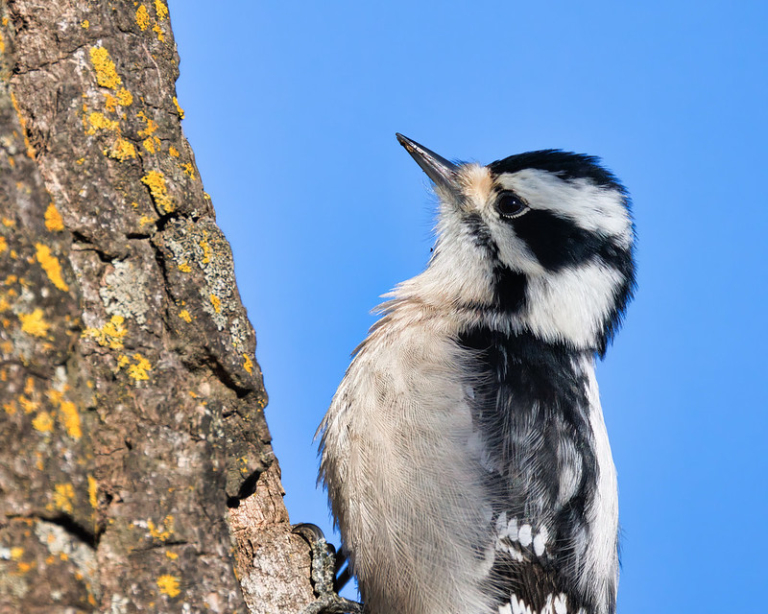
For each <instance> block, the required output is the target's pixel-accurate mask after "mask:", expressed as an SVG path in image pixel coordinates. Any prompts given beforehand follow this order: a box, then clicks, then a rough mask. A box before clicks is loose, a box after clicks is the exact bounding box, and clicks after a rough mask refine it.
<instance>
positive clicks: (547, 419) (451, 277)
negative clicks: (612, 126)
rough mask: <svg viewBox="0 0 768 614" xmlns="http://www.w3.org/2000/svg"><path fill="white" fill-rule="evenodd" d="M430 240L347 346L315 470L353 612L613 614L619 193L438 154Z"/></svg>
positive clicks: (628, 268)
mask: <svg viewBox="0 0 768 614" xmlns="http://www.w3.org/2000/svg"><path fill="white" fill-rule="evenodd" d="M397 138H398V140H399V142H400V144H402V145H403V146H404V147H405V149H406V150H407V151H408V153H410V154H411V156H412V157H413V158H414V159H415V160H416V162H417V163H418V164H419V166H420V167H421V168H422V169H423V170H424V171H425V172H426V174H427V175H428V176H429V178H430V179H431V180H432V182H433V183H434V191H435V192H436V194H437V196H438V198H439V212H438V219H437V226H436V243H435V247H434V250H433V252H432V255H431V258H430V260H429V263H428V266H427V268H426V270H424V272H422V273H421V274H419V275H417V276H416V277H414V278H412V279H409V280H407V281H405V282H403V283H401V284H399V285H398V286H397V287H396V288H395V289H394V290H393V291H392V292H391V293H390V294H387V295H385V298H387V299H388V300H386V302H384V303H383V304H382V305H380V306H379V308H378V310H379V312H380V314H381V317H380V319H379V320H378V321H377V322H376V323H375V324H374V325H373V327H372V328H371V330H370V332H369V334H368V336H367V338H366V339H365V340H364V341H363V342H362V343H361V344H360V345H359V346H358V347H357V349H356V350H355V352H354V354H353V359H352V362H351V364H350V366H349V368H348V370H347V372H346V375H345V376H344V378H343V380H342V382H341V385H340V386H339V388H338V391H337V392H336V394H335V396H334V398H333V401H332V403H331V406H330V409H329V410H328V412H327V414H326V416H325V418H324V419H323V421H322V423H321V425H320V428H319V430H318V432H319V433H321V443H320V453H321V463H320V479H321V480H322V481H323V482H324V484H325V486H326V487H327V490H328V494H329V498H330V502H331V508H332V511H333V514H334V516H335V519H336V522H337V524H338V527H339V529H340V531H341V536H342V542H343V548H344V550H345V551H346V552H347V553H348V554H349V557H350V565H351V566H352V570H353V572H354V574H355V575H356V577H357V580H358V587H359V590H360V594H361V597H362V601H363V603H364V606H365V612H366V613H368V614H523V613H525V614H613V613H614V612H615V609H616V590H617V582H618V497H617V488H616V470H615V467H614V464H613V459H612V456H611V450H610V446H609V442H608V436H607V433H606V428H605V423H604V420H603V413H602V409H601V406H600V399H599V394H598V388H597V382H596V379H595V361H596V359H597V358H603V357H604V355H605V351H606V348H607V346H608V344H609V342H610V341H611V339H612V337H613V336H614V334H615V333H616V331H617V330H618V328H619V326H620V324H621V321H622V318H623V316H624V313H625V310H626V307H627V304H628V302H629V301H630V299H631V297H632V294H633V290H634V287H635V264H634V248H633V245H634V238H635V231H634V224H633V221H632V216H631V212H630V206H629V196H628V193H627V191H626V190H625V188H624V187H623V186H622V184H621V183H620V182H619V180H618V179H617V178H616V177H615V176H614V175H613V174H612V173H611V172H610V171H609V170H607V169H606V168H605V167H604V166H602V164H601V163H600V161H599V159H598V158H596V157H593V156H589V155H583V154H576V153H568V152H564V151H561V150H555V149H548V150H542V151H532V152H529V153H523V154H519V155H513V156H510V157H508V158H504V159H502V160H498V161H496V162H493V163H491V164H489V165H487V166H482V165H480V164H475V163H453V162H450V161H448V160H446V159H445V158H443V157H441V156H439V155H437V154H436V153H434V152H432V151H430V150H429V149H427V148H426V147H423V146H422V145H420V144H418V143H416V142H415V141H412V140H411V139H408V138H406V137H404V136H402V135H400V134H398V135H397Z"/></svg>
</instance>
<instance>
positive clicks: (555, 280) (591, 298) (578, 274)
mask: <svg viewBox="0 0 768 614" xmlns="http://www.w3.org/2000/svg"><path fill="white" fill-rule="evenodd" d="M622 281H623V277H622V275H621V273H619V272H618V271H617V270H616V269H614V268H612V267H608V266H605V265H604V264H598V263H591V264H583V265H580V266H578V267H576V268H573V269H564V270H562V271H559V272H558V273H547V274H545V275H539V276H536V277H531V278H529V280H528V288H527V299H528V301H527V305H528V309H527V312H526V314H525V315H524V316H523V320H524V322H525V324H526V325H527V326H528V327H529V328H530V330H531V331H532V332H533V333H534V334H537V335H539V336H540V337H542V338H543V339H546V340H547V341H553V342H558V341H566V342H570V343H571V344H572V345H574V346H576V347H592V346H593V345H594V344H595V342H596V340H597V337H598V335H599V334H600V331H601V330H602V328H603V323H604V322H605V319H606V317H607V316H608V314H609V313H610V310H611V309H612V308H613V306H614V302H615V295H616V291H617V289H618V288H619V286H620V284H621V283H622Z"/></svg>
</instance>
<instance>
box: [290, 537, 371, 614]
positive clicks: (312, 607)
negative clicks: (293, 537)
mask: <svg viewBox="0 0 768 614" xmlns="http://www.w3.org/2000/svg"><path fill="white" fill-rule="evenodd" d="M293 532H294V533H296V534H297V535H301V537H302V538H304V541H306V542H307V543H308V544H309V546H310V548H311V551H312V554H311V557H312V574H311V578H312V587H313V588H314V591H315V594H316V595H317V600H316V601H313V602H312V603H310V604H309V605H308V606H307V607H305V608H304V609H303V610H302V611H301V613H300V614H363V604H361V603H357V602H356V601H350V600H349V599H345V598H344V597H340V596H339V594H338V590H340V589H341V586H343V584H342V585H341V586H339V585H338V583H337V579H336V573H337V571H338V567H340V565H338V564H337V560H336V548H334V547H333V545H332V544H329V543H328V542H327V541H326V539H325V535H324V534H323V532H322V530H321V529H320V527H318V526H317V525H314V524H310V523H300V524H297V525H294V527H293ZM341 562H342V564H343V559H342V561H341Z"/></svg>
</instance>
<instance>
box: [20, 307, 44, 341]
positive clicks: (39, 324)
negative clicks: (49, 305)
mask: <svg viewBox="0 0 768 614" xmlns="http://www.w3.org/2000/svg"><path fill="white" fill-rule="evenodd" d="M18 318H19V320H20V321H21V330H22V331H24V332H25V333H27V334H28V335H32V336H33V337H45V336H47V335H48V330H49V329H50V328H51V325H50V324H49V323H48V322H46V321H45V318H44V317H43V310H42V309H35V310H34V311H33V312H32V313H20V314H18Z"/></svg>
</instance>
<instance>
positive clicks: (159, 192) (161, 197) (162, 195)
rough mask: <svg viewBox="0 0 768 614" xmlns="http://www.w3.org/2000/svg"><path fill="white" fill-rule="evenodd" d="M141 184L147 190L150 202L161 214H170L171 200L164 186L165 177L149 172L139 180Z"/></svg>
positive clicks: (172, 208) (171, 209)
mask: <svg viewBox="0 0 768 614" xmlns="http://www.w3.org/2000/svg"><path fill="white" fill-rule="evenodd" d="M141 182H142V183H143V184H144V185H146V186H147V187H148V188H149V193H150V194H151V195H152V200H154V201H155V204H156V205H157V207H158V208H159V209H160V211H161V212H163V213H171V212H172V211H173V210H174V208H175V207H174V205H173V200H172V199H171V197H170V195H169V194H168V187H167V186H166V185H165V177H164V176H163V174H162V173H161V172H159V171H149V172H148V173H147V174H146V175H144V176H143V177H142V178H141Z"/></svg>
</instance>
